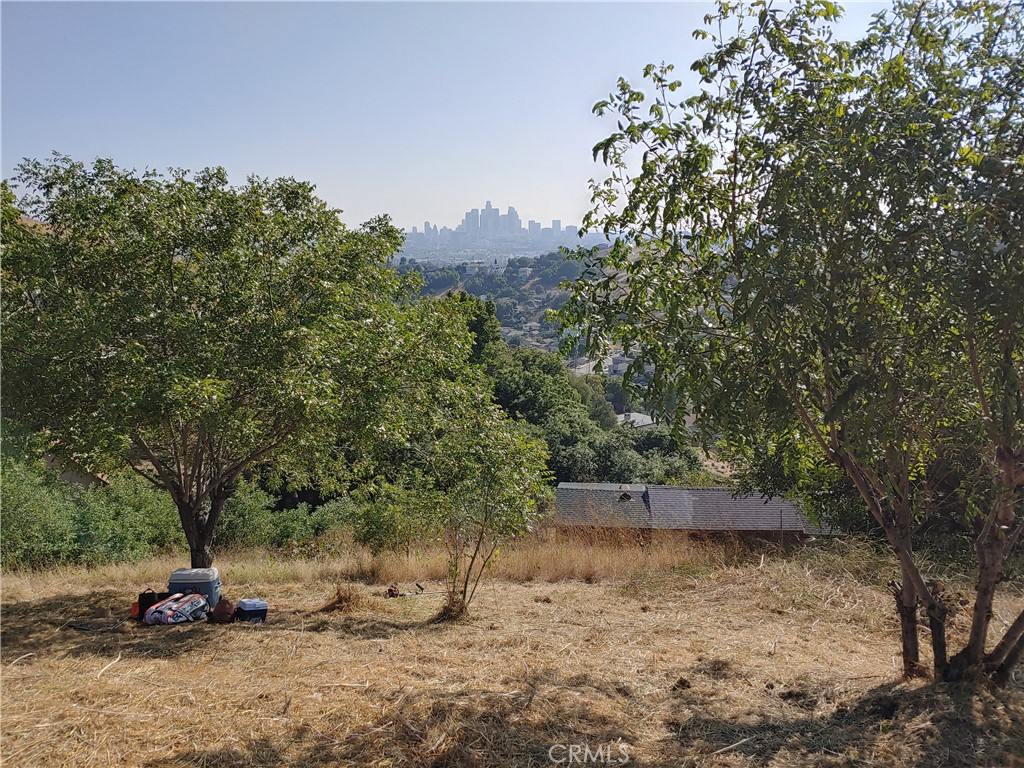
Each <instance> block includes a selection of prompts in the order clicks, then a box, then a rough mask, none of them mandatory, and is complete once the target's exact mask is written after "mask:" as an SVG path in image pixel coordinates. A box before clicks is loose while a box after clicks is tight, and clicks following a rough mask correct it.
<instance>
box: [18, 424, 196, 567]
mask: <svg viewBox="0 0 1024 768" xmlns="http://www.w3.org/2000/svg"><path fill="white" fill-rule="evenodd" d="M12 432H13V433H14V434H13V435H12ZM30 442H32V439H31V438H29V437H26V436H25V433H19V430H18V429H17V428H16V427H14V428H13V429H11V428H10V425H9V422H5V429H4V448H3V455H2V458H0V470H2V476H0V503H2V506H3V514H2V515H0V539H2V541H3V549H2V552H3V555H2V565H3V568H5V569H8V568H22V567H30V568H41V567H45V566H49V565H56V564H62V563H64V564H88V565H98V564H102V563H113V562H122V561H133V562H134V561H137V560H140V559H142V558H144V557H148V556H150V555H153V554H157V553H162V552H168V551H173V550H174V549H175V548H177V547H181V546H182V544H183V537H182V533H181V524H180V522H179V520H178V513H177V510H175V508H174V505H173V504H171V503H170V500H169V499H168V498H167V496H166V494H163V493H160V492H158V491H156V490H154V489H152V488H150V487H149V486H148V485H147V484H146V483H145V482H144V481H143V480H141V479H140V478H138V477H134V476H131V475H125V474H118V475H115V476H113V477H111V479H110V483H109V485H107V486H97V487H82V486H79V485H74V484H71V483H68V482H65V481H62V480H60V479H59V478H58V477H57V476H56V474H55V473H53V472H49V471H47V470H46V469H45V468H44V466H43V464H42V462H41V461H39V460H37V459H35V458H33V453H32V452H31V451H30V450H27V449H26V446H28V445H29V443H30Z"/></svg>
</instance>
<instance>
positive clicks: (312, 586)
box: [0, 539, 1024, 768]
mask: <svg viewBox="0 0 1024 768" xmlns="http://www.w3.org/2000/svg"><path fill="white" fill-rule="evenodd" d="M612 547H613V544H611V543H606V544H602V543H600V542H592V543H589V544H587V543H581V542H576V544H575V548H573V547H572V546H571V545H570V543H567V542H565V541H564V540H563V541H561V542H560V541H557V540H553V539H549V540H544V541H537V542H534V543H533V544H532V545H520V546H519V547H517V548H515V549H514V550H512V551H510V552H507V553H505V554H506V557H505V558H504V564H503V565H500V566H499V567H498V571H497V573H498V575H500V576H501V578H492V579H490V580H489V581H488V582H487V583H485V584H484V585H483V586H482V587H481V590H480V592H479V593H478V595H477V598H476V601H475V602H474V604H473V607H472V612H471V614H470V617H469V618H468V619H467V620H464V621H461V622H457V623H453V624H436V623H431V622H430V621H429V620H430V618H431V617H433V616H434V615H435V614H436V612H437V610H438V608H439V607H440V606H441V604H442V602H443V600H444V597H443V595H423V596H418V597H409V598H400V599H395V600H385V599H382V598H380V597H379V594H380V592H381V591H382V586H381V585H383V584H386V583H388V582H389V581H399V582H400V583H405V584H411V583H412V582H413V581H420V582H421V583H423V584H424V585H425V586H426V588H427V590H428V591H431V590H438V589H441V586H440V583H439V580H438V579H437V578H427V577H426V576H424V573H432V574H434V575H435V576H436V572H433V571H430V570H429V568H432V567H434V563H435V561H436V560H437V559H438V553H434V554H433V555H429V556H428V555H426V554H424V555H422V556H418V557H420V558H421V559H418V560H417V559H415V558H414V559H413V560H411V561H403V560H402V559H401V558H396V559H394V560H393V561H392V560H390V559H387V558H385V559H383V560H380V561H370V560H360V559H358V558H357V557H356V556H355V555H353V556H352V557H346V558H341V559H339V560H325V561H280V560H274V559H272V558H268V557H265V556H262V555H260V556H253V555H245V556H242V555H236V556H232V557H225V558H223V560H222V561H221V562H220V563H219V566H220V568H221V572H222V576H223V578H224V581H225V592H226V594H227V595H229V596H230V597H231V598H232V599H233V600H237V599H238V598H240V597H245V596H248V595H250V594H258V595H260V596H262V597H265V598H266V599H267V600H268V601H269V602H270V604H271V613H270V620H269V621H268V622H267V623H266V624H265V625H248V624H233V625H225V626H217V625H208V624H196V625H188V626H177V627H140V626H137V625H135V624H132V623H125V624H121V625H119V626H116V627H113V625H114V623H115V622H114V621H113V620H110V619H93V618H90V617H91V616H92V614H93V610H94V609H95V608H96V607H103V606H108V605H112V606H116V607H117V610H118V611H119V612H120V613H124V612H125V611H126V609H127V604H128V603H129V602H130V601H131V598H132V595H133V592H137V591H138V590H139V589H140V588H141V587H144V586H157V585H159V583H160V582H161V581H162V580H163V579H165V578H166V576H167V574H168V573H169V572H170V571H171V570H172V569H173V568H174V567H175V566H177V565H179V563H177V562H175V561H172V560H169V559H168V560H160V561H154V562H147V563H145V564H143V565H141V566H137V567H117V568H103V569H96V570H94V571H88V572H86V571H82V570H66V571H58V572H54V573H50V574H41V575H36V576H28V575H24V574H14V575H6V576H5V577H4V579H3V590H4V596H3V601H4V602H3V645H2V649H0V663H2V693H3V713H2V723H0V730H2V737H3V738H2V747H0V749H2V753H3V763H4V765H5V766H6V765H11V766H36V765H38V766H43V765H45V766H51V765H52V766H57V765H74V766H88V765H96V766H107V765H142V766H154V767H155V766H210V767H211V768H212V767H214V766H268V767H269V766H317V765H332V766H333V765H341V766H349V765H351V766H492V765H501V766H552V765H555V763H553V762H551V760H550V758H549V752H550V750H551V749H552V748H553V747H554V748H555V752H554V756H555V757H566V756H567V753H566V752H565V751H564V750H560V747H558V745H570V744H585V745H588V746H589V747H590V748H591V750H596V749H598V748H599V747H604V748H605V752H604V753H603V754H605V755H609V756H611V757H612V758H613V759H618V757H619V756H620V755H621V754H622V752H620V751H619V749H620V748H622V749H625V750H626V753H628V755H629V756H630V763H629V764H630V765H637V766H679V765H689V766H723V767H724V766H730V767H733V768H740V767H743V768H748V767H749V768H753V767H754V766H778V767H783V766H808V767H810V766H815V767H816V766H844V767H845V766H850V767H851V768H852V766H863V765H875V766H918V767H920V768H926V767H928V768H930V767H932V766H934V767H935V768H938V767H939V766H965V767H966V766H993V767H994V766H1014V765H1018V766H1024V685H1022V684H1021V683H1020V682H1017V683H1014V684H1011V686H1010V687H1008V688H1006V689H1002V690H990V689H988V688H985V687H976V686H972V685H970V684H958V685H953V686H947V685H931V684H923V683H920V682H917V683H912V684H907V683H903V682H901V681H900V680H899V679H898V664H897V660H896V659H895V658H894V657H893V654H894V653H895V652H896V650H897V644H898V628H897V626H896V622H895V618H894V616H893V612H892V610H891V599H892V598H891V597H890V596H889V595H888V594H887V593H886V592H885V589H884V586H882V585H883V584H884V581H885V579H886V578H887V577H888V576H889V575H890V574H889V573H888V572H887V570H891V566H890V567H889V568H888V569H887V568H886V566H885V564H884V562H885V561H884V559H883V558H878V557H876V556H874V555H873V554H871V553H870V552H868V551H861V550H860V549H858V548H857V545H854V546H853V547H852V548H851V547H846V548H845V549H844V548H843V547H841V546H840V547H839V549H838V550H837V549H836V548H835V547H829V548H826V549H821V550H808V551H804V552H801V553H798V554H795V555H791V556H782V555H781V554H780V553H777V552H774V551H772V550H766V551H764V552H751V551H749V550H746V549H744V548H742V547H739V545H713V544H706V543H705V544H696V545H684V544H683V543H681V542H675V543H672V542H655V543H654V544H652V545H651V546H648V547H645V548H644V550H643V551H633V550H631V549H627V548H625V547H624V546H621V545H620V550H621V551H620V557H621V558H622V559H623V560H624V561H625V563H626V564H623V563H619V562H613V561H612V560H610V559H609V558H612V554H610V552H611V549H612ZM673 550H675V551H674V552H673ZM762 554H763V555H764V557H763V559H762V556H761V555H762ZM556 556H557V557H563V558H569V559H572V560H574V563H571V564H570V563H552V564H546V563H547V562H548V561H547V560H546V558H550V557H556ZM538 565H539V566H540V567H539V568H538V567H537V566H538ZM370 566H372V568H371V567H370ZM502 569H505V570H502ZM602 569H608V570H602ZM557 574H567V575H571V576H572V578H569V579H566V580H559V579H558V577H557ZM396 577H397V578H396ZM588 577H589V578H590V580H591V581H593V582H594V583H587V581H586V579H587V578H588ZM513 579H514V580H513ZM339 585H340V590H341V592H343V593H344V594H345V598H344V601H343V602H344V603H345V605H346V606H347V611H348V612H342V611H337V612H328V613H323V612H320V610H319V609H320V608H321V607H323V605H324V602H325V600H328V599H331V598H334V599H337V597H338V595H339V594H341V592H339ZM1022 602H1024V597H1022V593H1021V591H1020V589H1019V588H1009V589H1006V590H1004V594H1003V597H1002V598H1001V600H1000V603H999V605H998V606H997V609H998V614H999V615H1000V616H1003V617H1006V616H1009V615H1010V612H1011V611H1012V610H1014V609H1019V607H1020V605H1021V604H1022ZM72 625H77V626H82V627H90V628H93V629H96V630H101V631H79V630H75V629H73V628H72ZM963 629H964V621H963V620H962V619H961V620H959V621H958V622H957V624H956V625H955V628H954V635H955V637H954V638H953V644H954V645H956V644H958V643H959V642H960V640H961V635H962V632H963ZM103 630H109V631H103ZM1018 675H1019V673H1018ZM577 764H582V763H577ZM590 764H591V765H594V764H600V763H595V762H593V761H591V763H590ZM606 764H607V763H606ZM563 765H568V764H567V763H563Z"/></svg>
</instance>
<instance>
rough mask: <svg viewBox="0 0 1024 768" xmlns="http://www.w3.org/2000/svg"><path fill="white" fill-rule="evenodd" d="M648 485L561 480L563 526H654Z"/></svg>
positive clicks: (558, 504)
mask: <svg viewBox="0 0 1024 768" xmlns="http://www.w3.org/2000/svg"><path fill="white" fill-rule="evenodd" d="M646 492H647V487H646V486H644V485H627V484H622V485H620V484H616V483H559V484H558V488H556V489H555V518H556V520H557V522H558V523H560V524H561V525H597V526H602V527H607V528H650V527H651V510H650V508H649V507H648V505H647V499H646Z"/></svg>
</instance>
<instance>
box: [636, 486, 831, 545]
mask: <svg viewBox="0 0 1024 768" xmlns="http://www.w3.org/2000/svg"><path fill="white" fill-rule="evenodd" d="M647 493H648V495H649V498H650V505H651V518H652V521H653V527H654V528H658V529H663V530H670V531H673V530H689V531H778V530H785V531H799V532H801V533H820V531H819V530H818V529H817V528H815V527H814V526H813V525H811V524H810V522H809V521H808V520H807V518H806V517H804V515H803V513H802V512H801V511H800V510H799V509H798V508H797V507H796V506H795V505H794V504H792V503H791V502H788V501H785V500H784V499H778V498H775V499H763V498H761V496H760V495H757V494H754V495H751V496H741V497H739V498H733V495H732V494H733V491H732V490H731V489H729V488H679V487H676V486H671V485H651V486H648V488H647Z"/></svg>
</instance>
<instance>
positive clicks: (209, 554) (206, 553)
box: [189, 543, 213, 568]
mask: <svg viewBox="0 0 1024 768" xmlns="http://www.w3.org/2000/svg"><path fill="white" fill-rule="evenodd" d="M189 552H190V553H191V555H192V567H193V568H209V567H210V566H211V565H213V548H212V547H211V546H210V544H209V543H207V544H202V545H200V546H199V547H189Z"/></svg>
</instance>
